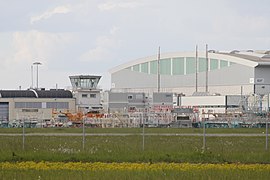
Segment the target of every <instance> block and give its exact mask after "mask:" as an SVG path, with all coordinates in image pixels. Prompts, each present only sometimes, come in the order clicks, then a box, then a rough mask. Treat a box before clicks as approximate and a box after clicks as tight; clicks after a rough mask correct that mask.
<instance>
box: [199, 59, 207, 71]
mask: <svg viewBox="0 0 270 180" xmlns="http://www.w3.org/2000/svg"><path fill="white" fill-rule="evenodd" d="M198 62H199V69H198V71H199V72H205V71H206V64H207V60H206V58H199V61H198Z"/></svg>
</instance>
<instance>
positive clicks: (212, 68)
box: [210, 59, 218, 70]
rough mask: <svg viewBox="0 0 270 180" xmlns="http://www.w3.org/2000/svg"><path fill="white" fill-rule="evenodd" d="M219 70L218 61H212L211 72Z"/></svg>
mask: <svg viewBox="0 0 270 180" xmlns="http://www.w3.org/2000/svg"><path fill="white" fill-rule="evenodd" d="M214 69H218V60H217V59H210V70H214Z"/></svg>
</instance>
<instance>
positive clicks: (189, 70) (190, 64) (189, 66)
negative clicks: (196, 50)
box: [186, 57, 196, 74]
mask: <svg viewBox="0 0 270 180" xmlns="http://www.w3.org/2000/svg"><path fill="white" fill-rule="evenodd" d="M195 64H196V60H195V58H194V57H187V58H186V74H193V73H195V69H196V68H195V66H196V65H195Z"/></svg>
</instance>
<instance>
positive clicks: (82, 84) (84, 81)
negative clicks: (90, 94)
mask: <svg viewBox="0 0 270 180" xmlns="http://www.w3.org/2000/svg"><path fill="white" fill-rule="evenodd" d="M69 78H70V82H71V85H72V89H73V90H78V89H88V90H94V89H97V85H98V83H99V80H100V78H101V76H93V75H79V76H69Z"/></svg>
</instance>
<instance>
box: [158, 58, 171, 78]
mask: <svg viewBox="0 0 270 180" xmlns="http://www.w3.org/2000/svg"><path fill="white" fill-rule="evenodd" d="M160 74H165V75H171V59H161V60H160Z"/></svg>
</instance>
